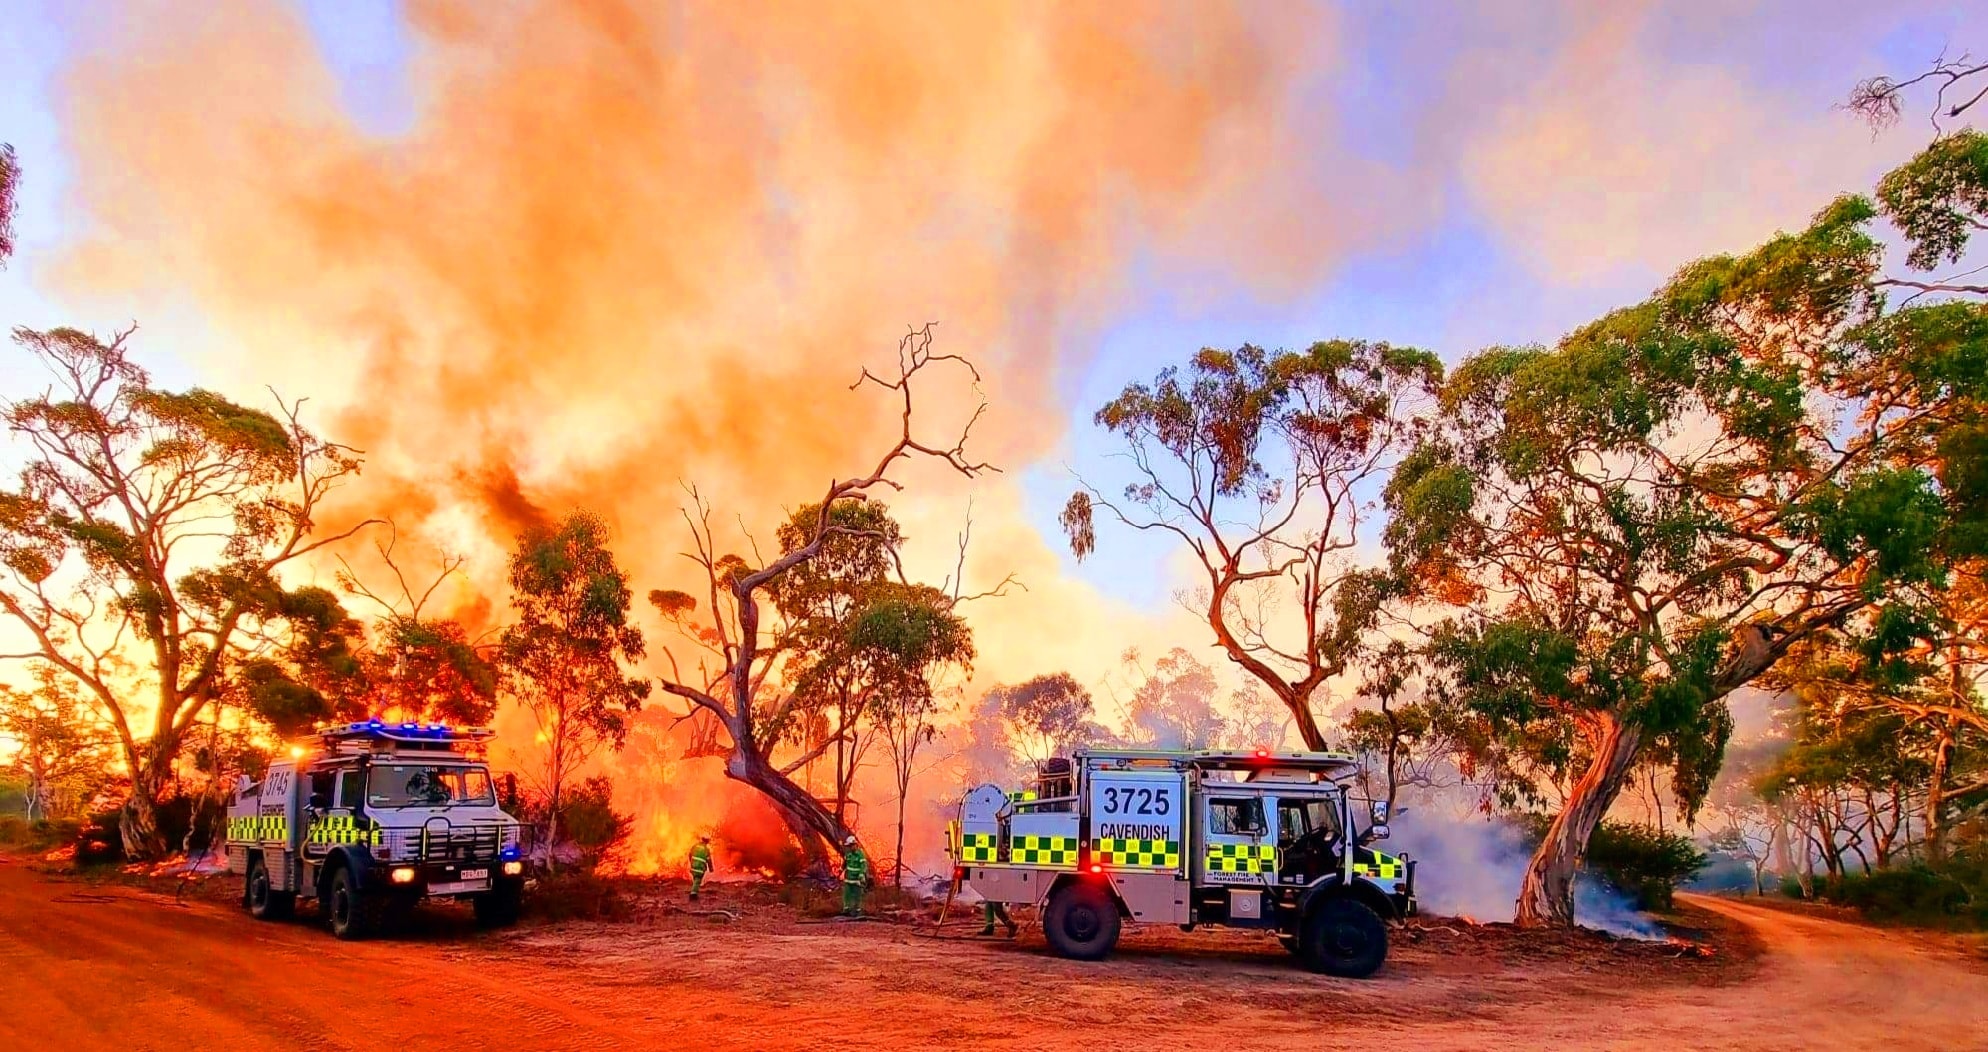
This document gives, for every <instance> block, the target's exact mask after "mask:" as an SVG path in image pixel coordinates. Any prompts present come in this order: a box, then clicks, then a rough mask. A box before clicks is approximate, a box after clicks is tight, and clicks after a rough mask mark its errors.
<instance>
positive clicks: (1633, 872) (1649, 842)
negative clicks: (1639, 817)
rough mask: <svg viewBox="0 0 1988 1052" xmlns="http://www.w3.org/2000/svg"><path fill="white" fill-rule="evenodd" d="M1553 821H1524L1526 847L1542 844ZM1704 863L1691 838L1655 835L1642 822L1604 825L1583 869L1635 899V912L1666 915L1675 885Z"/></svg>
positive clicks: (1590, 842) (1592, 842) (1547, 818)
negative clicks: (1645, 911)
mask: <svg viewBox="0 0 1988 1052" xmlns="http://www.w3.org/2000/svg"><path fill="white" fill-rule="evenodd" d="M1551 822H1552V818H1551V817H1550V816H1548V815H1528V816H1526V817H1525V819H1524V828H1525V830H1526V834H1527V843H1528V845H1529V846H1532V847H1537V846H1538V845H1539V842H1540V841H1541V840H1543V839H1545V837H1546V829H1547V826H1548V825H1549V824H1551ZM1707 861H1708V860H1707V858H1706V856H1705V853H1704V852H1702V851H1699V850H1698V847H1697V845H1695V844H1693V843H1692V842H1691V838H1689V837H1685V836H1679V835H1678V834H1676V833H1666V832H1659V831H1658V830H1657V829H1656V827H1654V826H1647V825H1643V824H1642V823H1640V822H1616V821H1608V820H1604V821H1603V822H1602V823H1601V825H1599V826H1596V827H1595V832H1594V835H1593V836H1591V837H1589V838H1588V852H1587V855H1586V857H1585V858H1583V859H1582V860H1581V868H1582V870H1583V871H1584V872H1586V873H1588V874H1589V875H1591V876H1594V877H1596V878H1598V879H1599V880H1601V881H1602V882H1603V883H1605V884H1607V885H1608V886H1610V887H1612V888H1614V889H1615V890H1617V891H1619V892H1621V893H1622V894H1624V895H1627V896H1629V897H1630V898H1632V899H1634V900H1635V904H1636V908H1637V909H1642V910H1662V911H1668V910H1669V909H1670V908H1671V906H1672V901H1671V896H1672V894H1673V893H1674V892H1675V891H1676V890H1677V886H1678V885H1679V884H1682V883H1684V882H1685V881H1687V880H1690V879H1691V878H1692V877H1694V876H1697V875H1698V871H1699V870H1702V869H1704V868H1705V864H1706V862H1707Z"/></svg>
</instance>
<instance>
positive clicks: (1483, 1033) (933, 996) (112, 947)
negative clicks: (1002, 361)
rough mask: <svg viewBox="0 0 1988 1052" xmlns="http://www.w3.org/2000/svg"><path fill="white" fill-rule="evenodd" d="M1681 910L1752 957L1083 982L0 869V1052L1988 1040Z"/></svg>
mask: <svg viewBox="0 0 1988 1052" xmlns="http://www.w3.org/2000/svg"><path fill="white" fill-rule="evenodd" d="M1705 905H1706V906H1707V907H1708V908H1711V909H1713V910H1716V911H1718V912H1720V913H1724V914H1729V915H1731V916H1734V917H1737V918H1739V919H1741V920H1742V921H1744V922H1745V923H1746V924H1747V925H1750V926H1752V927H1753V928H1754V929H1755V930H1757V931H1758V932H1759V933H1760V935H1761V936H1762V937H1763V938H1764V940H1765V942H1766V955H1765V956H1764V957H1763V958H1761V959H1760V960H1759V961H1758V962H1756V965H1755V966H1753V967H1752V968H1750V969H1739V970H1737V971H1736V970H1735V969H1733V968H1730V967H1727V968H1724V969H1722V970H1707V971H1705V972H1704V973H1703V975H1702V976H1701V977H1699V978H1697V979H1693V978H1691V977H1690V976H1689V975H1686V977H1685V978H1683V979H1680V978H1679V974H1681V973H1666V974H1665V975H1664V976H1662V977H1659V978H1656V979H1652V978H1651V977H1650V976H1649V975H1648V974H1639V973H1641V972H1646V971H1648V969H1647V968H1639V967H1638V966H1636V965H1634V963H1633V959H1632V958H1628V957H1624V958H1621V962H1622V966H1621V967H1619V968H1617V967H1610V966H1608V964H1607V961H1606V960H1603V961H1602V962H1601V963H1600V964H1599V965H1597V964H1596V962H1594V961H1589V962H1587V963H1586V964H1585V965H1582V966H1578V967H1577V966H1571V965H1564V964H1561V963H1556V962H1554V961H1544V962H1536V963H1527V962H1525V961H1515V960H1512V959H1511V958H1510V957H1509V956H1500V955H1496V954H1488V953H1487V955H1485V956H1483V957H1481V958H1478V959H1471V958H1469V957H1468V956H1466V955H1463V954H1460V953H1458V952H1456V951H1455V950H1454V949H1453V948H1452V949H1449V950H1446V951H1444V952H1440V953H1438V952H1434V951H1432V950H1430V949H1429V948H1428V947H1427V946H1404V947H1403V948H1402V950H1401V952H1399V953H1397V954H1396V956H1395V958H1394V959H1392V960H1391V962H1390V964H1389V967H1388V969H1387V970H1386V971H1385V972H1384V973H1383V975H1382V976H1381V977H1379V978H1377V979H1375V980H1371V981H1368V982H1345V981H1336V980H1330V979H1324V978H1320V977H1315V976H1311V975H1308V974H1305V973H1303V972H1300V971H1297V970H1296V969H1294V968H1293V967H1292V966H1291V964H1290V962H1289V960H1288V959H1287V958H1286V957H1285V956H1284V954H1283V953H1282V951H1281V950H1278V949H1277V948H1276V947H1275V945H1274V944H1272V945H1270V946H1268V947H1267V948H1265V947H1264V945H1263V942H1264V941H1263V940H1252V939H1240V938H1228V939H1225V938H1222V937H1220V936H1204V935H1202V934H1201V933H1197V934H1196V935H1194V936H1182V935H1179V934H1178V933H1160V934H1153V935H1142V936H1140V937H1139V938H1136V939H1133V940H1131V941H1130V942H1129V943H1128V944H1127V945H1126V946H1125V947H1124V949H1123V951H1122V952H1121V953H1120V954H1119V955H1118V956H1117V957H1115V958H1113V959H1112V960H1111V961H1108V962H1105V963H1103V964H1098V965H1079V964H1074V963H1071V962H1065V961H1059V960H1054V959H1050V958H1046V957H1044V956H1042V955H1041V952H1040V948H1039V939H1038V940H1035V942H1036V943H1037V944H1038V945H1031V944H1030V940H1028V939H1027V938H1025V939H1024V940H1023V942H1022V943H1021V944H1014V943H1006V942H996V943H980V942H943V941H937V940H931V939H921V938H917V937H915V936H913V935H912V934H910V933H909V932H907V931H905V930H903V929H892V928H885V927H884V926H881V925H871V926H860V930H857V929H858V926H834V925H823V926H818V927H798V926H795V927H790V928H789V929H788V930H786V931H784V932H768V931H737V930H727V929H725V928H723V927H712V928H708V929H707V928H697V927H693V928H687V929H686V928H675V929H667V930H665V929H660V928H645V927H643V926H639V925H587V924H576V925H564V926H560V927H557V928H550V929H537V930H527V931H520V932H517V933H512V934H508V935H505V936H501V937H494V938H487V937H478V936H475V935H473V934H471V933H470V932H469V931H467V930H466V928H465V927H464V926H463V925H461V924H460V923H459V922H457V921H454V920H452V919H449V918H448V917H447V916H446V915H443V917H442V919H440V920H437V921H434V922H433V923H432V924H431V926H430V927H431V930H430V931H429V932H427V933H426V934H424V935H421V936H420V937H418V938H414V939H408V940H401V941H392V942H370V943H360V944H345V943H338V942H335V941H333V940H332V939H331V938H330V937H329V936H328V935H326V934H324V933H323V932H321V931H319V930H316V929H314V928H312V927H311V926H309V925H306V924H303V923H295V924H259V923H256V922H254V921H251V920H249V919H248V918H246V917H245V916H242V915H241V914H239V913H237V912H234V911H231V910H228V909H226V908H225V907H222V906H218V905H216V904H213V903H211V902H198V901H196V902H193V903H191V904H188V905H175V904H174V903H173V902H172V899H171V897H170V896H163V895H157V894H154V893H151V892H145V891H139V890H134V889H131V888H126V887H117V886H108V887H107V886H93V885H88V884H82V883H78V882H73V881H58V880H52V879H49V878H47V877H44V876H41V875H38V874H35V873H32V872H30V871H28V870H27V869H26V868H25V867H24V866H22V865H21V864H19V863H18V862H9V861H6V860H4V859H0V1049H17V1048H18V1049H57V1048H61V1049H79V1050H82V1049H98V1048H103V1049H118V1050H120V1052H123V1050H139V1049H174V1050H180V1049H207V1048H214V1049H230V1050H252V1049H265V1048H268V1049H276V1048H283V1049H312V1050H316V1049H341V1048H396V1049H404V1050H409V1052H412V1050H417V1049H430V1048H449V1049H476V1048H527V1049H532V1050H534V1052H538V1050H555V1049H595V1048H601V1049H606V1048H693V1049H700V1050H705V1049H708V1050H712V1052H721V1050H729V1049H741V1050H744V1049H833V1050H836V1052H846V1050H848V1049H852V1048H973V1049H976V1050H980V1049H989V1050H991V1049H1050V1048H1084V1049H1087V1050H1096V1052H1102V1050H1107V1049H1118V1048H1124V1049H1135V1048H1136V1049H1140V1050H1142V1052H1151V1050H1154V1049H1172V1048H1223V1047H1246V1048H1252V1049H1265V1048H1304V1049H1321V1048H1353V1047H1361V1046H1366V1047H1372V1045H1373V1043H1374V1042H1376V1041H1380V1040H1385V1041H1387V1042H1389V1045H1390V1047H1423V1048H1474V1049H1517V1048H1542V1047H1549V1048H1555V1049H1569V1048H1665V1049H1673V1048H1680V1047H1689V1048H1801V1047H1813V1046H1816V1045H1819V1044H1827V1045H1830V1046H1832V1047H1839V1048H1841V1047H1849V1048H1865V1047H1869V1048H1877V1047H1881V1046H1882V1047H1885V1048H1889V1049H1906V1048H1961V1047H1982V1048H1988V1034H1984V1032H1983V1030H1982V1029H1981V1026H1980V1020H1981V1019H1982V1016H1981V1014H1980V1013H1981V1011H1982V1007H1981V1006H1983V1005H1988V976H1984V974H1983V971H1982V970H1981V968H1980V965H1979V963H1978V962H1972V961H1966V960H1963V959H1961V958H1959V957H1957V956H1956V955H1954V954H1953V953H1951V952H1950V951H1945V950H1942V948H1941V944H1939V943H1935V942H1931V941H1927V940H1920V939H1914V938H1909V937H1899V936H1892V935H1888V934H1885V933H1880V932H1876V931H1873V930H1870V929H1867V928H1861V927H1857V926H1852V925H1846V924H1842V923H1838V922H1833V921H1827V920H1819V919H1812V918H1808V917H1802V916H1793V915H1789V914H1785V913H1778V912H1774V911H1771V910H1766V909H1762V908H1760V907H1755V906H1749V905H1740V904H1737V903H1731V902H1722V901H1707V902H1705ZM700 923H701V922H700ZM451 925H454V926H453V927H451ZM437 927H439V929H440V930H439V931H437V930H432V929H434V928H437ZM1155 940H1160V941H1155ZM1162 951H1164V952H1162ZM1743 972H1744V973H1750V974H1747V975H1745V976H1744V977H1743V978H1736V976H1738V975H1740V973H1743Z"/></svg>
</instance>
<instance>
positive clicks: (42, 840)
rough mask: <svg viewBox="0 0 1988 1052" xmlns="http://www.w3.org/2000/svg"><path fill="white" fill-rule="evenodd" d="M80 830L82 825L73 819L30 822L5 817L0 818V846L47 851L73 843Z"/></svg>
mask: <svg viewBox="0 0 1988 1052" xmlns="http://www.w3.org/2000/svg"><path fill="white" fill-rule="evenodd" d="M81 830H82V823H81V822H78V821H77V820H75V819H73V818H59V819H43V820H42V821H39V822H30V821H28V820H27V819H25V818H22V817H21V816H19V815H7V816H5V817H0V844H4V845H6V846H8V847H19V848H25V849H27V850H29V851H47V850H48V849H50V848H54V847H59V846H61V845H63V844H71V843H74V842H75V840H76V834H77V833H79V832H80V831H81Z"/></svg>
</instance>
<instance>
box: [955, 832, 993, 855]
mask: <svg viewBox="0 0 1988 1052" xmlns="http://www.w3.org/2000/svg"><path fill="white" fill-rule="evenodd" d="M995 839H996V838H995V835H994V834H993V833H962V834H960V852H959V858H960V861H961V862H992V861H994V841H995Z"/></svg>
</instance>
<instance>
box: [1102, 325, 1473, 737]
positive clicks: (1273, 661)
mask: <svg viewBox="0 0 1988 1052" xmlns="http://www.w3.org/2000/svg"><path fill="white" fill-rule="evenodd" d="M1442 373H1443V370H1442V363H1441V362H1440V361H1439V360H1438V359H1437V358H1436V356H1435V355H1433V354H1430V353H1428V352H1427V351H1421V350H1415V349H1413V348H1407V347H1395V346H1391V345H1389V344H1386V343H1369V342H1365V341H1348V340H1331V341H1326V342H1321V343H1315V344H1313V345H1312V346H1310V347H1308V348H1306V349H1305V350H1303V351H1279V352H1275V353H1272V352H1269V351H1266V350H1264V349H1262V348H1260V347H1255V346H1250V345H1244V346H1243V347H1240V348H1238V349H1236V350H1234V351H1224V350H1215V349H1204V350H1202V351H1200V352H1199V353H1197V354H1195V355H1194V356H1193V358H1192V359H1191V360H1190V361H1189V362H1188V365H1187V369H1186V371H1185V372H1184V373H1183V371H1182V370H1181V369H1180V368H1178V367H1174V366H1169V367H1168V368H1166V369H1163V370H1161V371H1160V374H1159V375H1158V377H1156V378H1155V379H1154V380H1153V382H1152V383H1150V384H1147V383H1134V384H1130V385H1128V386H1127V387H1126V388H1125V390H1124V391H1123V392H1121V393H1120V394H1119V396H1118V397H1117V398H1115V399H1113V400H1112V401H1110V402H1108V403H1106V404H1105V405H1104V407H1103V408H1101V409H1099V410H1098V411H1097V415H1096V418H1095V419H1096V422H1097V424H1098V426H1099V427H1102V428H1104V429H1105V430H1106V431H1109V432H1111V433H1112V434H1114V435H1117V436H1118V437H1119V438H1120V439H1121V440H1122V441H1123V442H1124V443H1125V445H1126V448H1127V451H1128V452H1129V454H1130V457H1129V462H1130V463H1131V465H1132V468H1133V470H1132V473H1131V477H1130V479H1129V480H1128V481H1127V482H1126V483H1125V486H1124V488H1123V491H1122V494H1121V495H1120V496H1117V497H1110V496H1107V495H1106V494H1105V493H1104V492H1103V491H1102V490H1101V489H1099V488H1097V487H1095V486H1091V485H1089V484H1086V485H1085V486H1084V488H1082V489H1080V490H1079V491H1078V492H1077V493H1075V494H1074V495H1072V496H1071V498H1070V500H1069V502H1068V504H1066V505H1065V507H1064V510H1063V514H1062V524H1063V527H1064V530H1065V531H1066V533H1067V534H1068V537H1069V542H1070V548H1071V551H1073V552H1074V553H1075V554H1076V555H1077V557H1078V558H1083V557H1085V556H1087V555H1089V554H1090V553H1091V552H1092V551H1093V550H1094V549H1095V548H1096V546H1097V543H1098V542H1097V526H1096V517H1097V513H1098V511H1099V510H1100V509H1102V510H1103V511H1104V512H1105V513H1106V514H1107V515H1108V516H1109V517H1110V518H1112V519H1115V520H1117V521H1118V522H1119V523H1121V524H1122V525H1125V526H1128V527H1131V528H1133V529H1136V530H1140V531H1147V532H1155V533H1161V534H1167V535H1171V536H1172V537H1174V538H1175V539H1177V540H1178V541H1179V542H1180V543H1181V544H1182V545H1183V546H1185V547H1186V548H1187V549H1188V550H1189V551H1190V552H1192V553H1193V554H1194V556H1195V559H1196V560H1197V561H1198V562H1199V563H1200V566H1201V569H1202V572H1203V574H1204V575H1205V578H1206V580H1205V590H1204V591H1202V592H1201V593H1200V594H1199V595H1197V596H1196V597H1195V600H1194V606H1195V607H1196V608H1197V612H1199V613H1200V614H1201V615H1202V616H1203V617H1204V618H1205V620H1206V621H1207V623H1208V626H1209V628H1210V629H1211V630H1213V632H1214V634H1215V640H1216V642H1217V643H1218V644H1219V645H1220V646H1221V647H1222V649H1223V650H1224V651H1225V652H1226V653H1227V655H1228V657H1229V660H1230V661H1233V662H1235V663H1236V664H1237V665H1238V666H1240V667H1241V668H1242V669H1243V670H1244V671H1245V672H1247V673H1248V674H1249V675H1250V676H1251V677H1253V678H1254V679H1256V680H1257V681H1258V682H1260V683H1262V684H1263V685H1264V686H1265V687H1266V688H1268V689H1269V690H1270V692H1271V693H1272V694H1274V695H1275V696H1276V697H1277V699H1278V700H1279V701H1280V702H1282V703H1283V704H1284V706H1285V708H1286V709H1288V710H1289V711H1290V713H1291V718H1292V720H1293V721H1294V722H1295V723H1296V725H1297V728H1298V734H1299V736H1300V737H1302V738H1303V739H1304V741H1305V744H1306V745H1307V746H1308V747H1310V748H1313V749H1322V748H1324V747H1325V736H1324V733H1323V732H1322V731H1321V730H1320V729H1319V725H1318V719H1317V716H1316V714H1315V713H1314V712H1313V711H1312V707H1311V706H1312V695H1313V694H1314V693H1315V692H1316V691H1317V690H1318V688H1319V687H1320V685H1322V684H1323V683H1325V682H1326V680H1328V679H1330V678H1331V677H1333V676H1335V675H1338V674H1339V673H1341V672H1343V671H1345V669H1346V668H1347V666H1348V664H1349V663H1350V662H1351V661H1352V659H1353V657H1354V656H1355V655H1356V654H1357V653H1358V651H1359V648H1360V645H1361V642H1362V639H1363V637H1364V636H1365V635H1366V633H1367V631H1368V629H1369V628H1371V627H1372V625H1373V621H1374V618H1375V615H1376V612H1377V611H1378V609H1379V606H1380V604H1381V602H1382V601H1383V600H1384V599H1385V598H1386V597H1387V596H1388V595H1389V594H1391V592H1392V590H1393V581H1392V579H1391V578H1390V577H1389V576H1388V575H1387V574H1386V573H1385V572H1383V571H1381V570H1379V569H1363V568H1361V567H1359V566H1357V565H1355V564H1354V563H1353V562H1352V561H1351V555H1352V552H1353V550H1354V549H1355V548H1356V547H1357V546H1358V545H1359V543H1360V541H1361V538H1362V536H1363V530H1362V528H1363V525H1364V524H1366V523H1367V522H1369V518H1368V515H1367V512H1368V510H1369V509H1368V507H1367V505H1368V504H1369V503H1370V501H1371V499H1372V494H1371V492H1370V488H1371V484H1372V483H1373V482H1374V481H1375V480H1378V479H1381V478H1383V477H1385V475H1386V473H1387V471H1388V469H1389V468H1390V467H1391V466H1392V464H1393V462H1394V459H1395V458H1396V457H1397V456H1398V455H1399V454H1400V453H1401V452H1403V451H1404V450H1405V449H1406V448H1407V447H1408V446H1409V445H1410V444H1411V443H1412V442H1413V441H1414V439H1415V437H1416V436H1417V435H1418V434H1419V433H1420V431H1421V430H1422V428H1423V426H1424V424H1425V420H1424V416H1423V414H1424V412H1425V411H1426V410H1427V409H1428V408H1429V402H1430V399H1431V395H1432V392H1433V390H1434V388H1435V386H1436V384H1437V383H1438V382H1439V381H1440V380H1441V378H1442Z"/></svg>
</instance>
